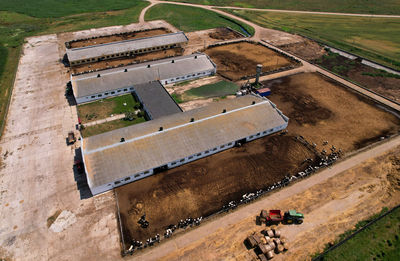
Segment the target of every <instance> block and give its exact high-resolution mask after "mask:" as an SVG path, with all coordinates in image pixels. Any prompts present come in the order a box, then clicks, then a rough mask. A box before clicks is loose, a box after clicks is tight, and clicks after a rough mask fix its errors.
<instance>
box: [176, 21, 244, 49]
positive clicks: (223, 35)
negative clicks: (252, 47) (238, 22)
mask: <svg viewBox="0 0 400 261" xmlns="http://www.w3.org/2000/svg"><path fill="white" fill-rule="evenodd" d="M227 31H229V32H230V33H228V32H227ZM186 36H187V37H188V39H189V42H188V44H187V45H186V47H185V53H184V54H185V55H187V54H192V53H194V52H199V51H202V50H204V49H205V48H206V47H207V46H208V45H210V44H215V43H218V42H222V41H227V40H235V39H239V38H242V37H243V36H242V35H240V34H239V33H233V32H232V31H230V30H229V29H226V28H223V27H220V28H215V29H209V30H202V31H195V32H189V33H186ZM243 38H244V37H243Z"/></svg>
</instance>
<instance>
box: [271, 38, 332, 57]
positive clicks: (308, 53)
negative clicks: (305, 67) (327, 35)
mask: <svg viewBox="0 0 400 261" xmlns="http://www.w3.org/2000/svg"><path fill="white" fill-rule="evenodd" d="M278 47H279V48H280V49H282V50H284V51H287V52H289V53H293V54H294V55H296V56H298V57H300V58H302V59H304V60H306V61H312V60H315V59H319V58H321V57H322V56H323V55H324V54H325V53H326V51H325V49H324V48H323V47H322V46H320V45H319V44H318V43H316V42H314V41H311V40H309V39H306V38H304V41H301V42H295V43H289V44H284V45H280V46H278Z"/></svg>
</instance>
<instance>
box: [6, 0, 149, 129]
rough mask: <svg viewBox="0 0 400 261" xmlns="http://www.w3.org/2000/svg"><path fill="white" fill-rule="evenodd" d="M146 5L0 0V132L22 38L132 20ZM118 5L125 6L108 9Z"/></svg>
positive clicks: (107, 0)
mask: <svg viewBox="0 0 400 261" xmlns="http://www.w3.org/2000/svg"><path fill="white" fill-rule="evenodd" d="M148 5H149V2H146V1H141V0H133V1H125V0H118V1H114V0H113V1H111V0H100V1H94V0H79V1H78V0H71V1H66V0H62V1H56V0H39V1H30V0H16V1H7V0H3V1H0V135H1V134H2V132H3V129H4V123H5V117H6V112H7V106H8V102H9V99H10V95H11V92H12V86H13V82H14V77H15V73H16V70H17V67H18V61H19V56H20V51H21V47H22V44H23V42H24V38H26V37H29V36H34V35H45V34H51V33H59V32H69V31H78V30H85V29H89V28H98V27H105V26H113V25H125V24H130V23H135V22H138V20H139V15H140V11H141V10H142V9H143V8H144V7H146V6H148ZM121 8H126V9H123V10H119V11H110V10H117V9H121ZM4 10H6V11H4ZM93 11H99V12H94V13H93ZM105 11H107V12H105ZM87 12H92V13H87Z"/></svg>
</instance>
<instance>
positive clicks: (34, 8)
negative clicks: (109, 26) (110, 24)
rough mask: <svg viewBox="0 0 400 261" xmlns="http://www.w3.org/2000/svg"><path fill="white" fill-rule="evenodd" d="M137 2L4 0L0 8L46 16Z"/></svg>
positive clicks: (110, 7) (116, 7)
mask: <svg viewBox="0 0 400 261" xmlns="http://www.w3.org/2000/svg"><path fill="white" fill-rule="evenodd" d="M136 4H137V1H126V0H83V1H82V0H36V1H32V0H13V1H9V0H2V1H0V10H2V11H11V12H16V13H20V14H26V15H29V16H32V17H39V18H46V17H61V16H68V15H74V14H81V13H91V12H104V11H115V10H122V9H127V8H131V7H134V6H135V5H136Z"/></svg>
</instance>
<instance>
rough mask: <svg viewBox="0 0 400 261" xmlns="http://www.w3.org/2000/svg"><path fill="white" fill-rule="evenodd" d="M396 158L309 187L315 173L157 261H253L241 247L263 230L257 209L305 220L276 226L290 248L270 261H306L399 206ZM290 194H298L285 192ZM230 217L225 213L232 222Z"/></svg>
mask: <svg viewBox="0 0 400 261" xmlns="http://www.w3.org/2000/svg"><path fill="white" fill-rule="evenodd" d="M399 155H400V147H397V148H395V149H393V150H391V151H389V152H387V153H385V154H383V155H380V156H378V157H376V158H372V159H370V160H367V161H365V162H363V163H362V164H360V165H359V166H356V167H353V168H351V169H349V170H346V171H344V172H341V173H339V174H337V175H332V176H331V174H330V173H328V172H330V170H326V172H327V173H326V175H327V176H328V178H326V179H322V182H317V183H314V182H315V181H316V180H318V179H321V178H322V176H321V175H322V173H321V174H319V176H313V177H310V178H308V179H307V180H304V181H302V182H301V183H299V184H294V185H293V186H290V187H288V188H285V189H284V190H282V191H279V192H277V193H275V194H273V195H271V196H268V197H267V198H266V199H265V200H264V199H262V200H260V201H258V202H256V203H254V204H253V205H258V208H252V207H253V206H248V209H250V208H251V209H252V210H254V211H251V212H250V213H249V215H248V216H245V218H243V219H239V220H238V221H237V222H234V223H229V224H227V225H225V224H226V223H224V226H223V227H222V226H220V228H219V229H213V230H212V231H213V232H212V233H203V231H201V234H202V235H204V237H202V238H200V239H199V240H197V241H194V242H187V244H185V247H176V248H175V249H176V250H173V251H171V253H170V254H169V255H165V256H163V258H158V260H194V259H195V260H257V258H256V256H255V255H254V251H253V250H248V249H247V248H246V247H245V245H244V243H243V242H244V240H245V238H246V237H247V236H248V235H250V234H251V233H253V232H257V233H259V232H260V231H261V230H263V229H265V226H258V225H256V222H255V220H256V215H258V214H259V211H260V209H262V208H266V209H277V208H278V209H292V208H294V209H297V210H298V211H299V212H302V213H303V214H304V215H305V219H304V223H303V224H302V225H279V227H278V229H279V230H280V231H281V234H282V235H283V236H285V237H286V238H287V239H288V242H289V246H290V248H289V251H287V252H285V253H283V254H279V255H275V257H274V259H273V260H278V261H279V260H311V255H313V254H314V253H316V252H318V251H321V250H322V249H323V248H324V246H325V244H327V243H329V242H332V241H334V240H335V239H336V238H337V237H338V235H340V234H342V233H344V232H345V231H347V230H349V229H352V228H354V226H355V224H356V223H357V222H358V221H360V220H363V219H366V218H368V217H370V216H371V215H372V214H374V213H377V212H379V211H380V210H381V209H382V208H383V207H388V208H391V207H394V206H395V205H397V204H399V203H400V186H399V184H400V183H399V182H400V157H399ZM303 183H304V184H303ZM305 183H306V184H307V185H305ZM313 183H314V184H313ZM301 187H306V188H303V189H301ZM290 190H296V191H297V190H298V192H295V193H290V192H289V191H290ZM288 194H289V195H288ZM261 201H264V202H261ZM259 203H260V204H259ZM246 208H247V206H246ZM237 212H240V209H239V210H238V211H237ZM235 214H236V213H232V214H231V216H232V218H233V216H235ZM238 215H239V214H238ZM222 220H224V219H222ZM208 225H210V226H212V224H208V223H207V224H204V225H202V226H208ZM202 228H203V227H201V228H200V229H202ZM200 229H197V230H200ZM208 230H211V229H210V228H209V229H208ZM193 232H196V231H193ZM198 233H200V231H199V232H198ZM183 242H184V241H183V238H182V239H180V238H176V242H175V243H177V244H182V243H183Z"/></svg>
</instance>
